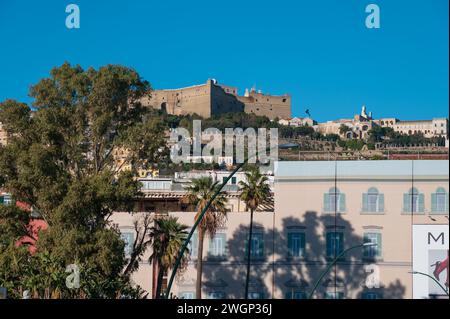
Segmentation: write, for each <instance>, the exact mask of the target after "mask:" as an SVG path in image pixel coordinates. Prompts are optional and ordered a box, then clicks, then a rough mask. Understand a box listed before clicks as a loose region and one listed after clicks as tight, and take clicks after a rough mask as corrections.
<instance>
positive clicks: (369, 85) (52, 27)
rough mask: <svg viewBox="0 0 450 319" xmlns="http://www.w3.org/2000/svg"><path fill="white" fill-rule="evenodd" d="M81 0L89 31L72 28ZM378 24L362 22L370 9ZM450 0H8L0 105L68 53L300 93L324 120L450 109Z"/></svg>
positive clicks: (2, 4) (191, 79) (160, 84)
mask: <svg viewBox="0 0 450 319" xmlns="http://www.w3.org/2000/svg"><path fill="white" fill-rule="evenodd" d="M70 3H75V4H78V5H79V7H80V10H81V28H80V29H78V30H74V29H73V30H69V29H67V28H66V27H65V18H66V16H67V14H66V13H65V7H66V5H67V4H70ZM370 3H375V4H377V5H379V7H380V9H381V29H367V28H366V27H365V23H364V21H365V18H366V15H367V14H366V13H365V6H366V5H368V4H370ZM448 9H449V8H448V0H367V1H365V0H314V1H299V0H295V1H294V0H293V1H283V0H278V1H265V0H256V1H253V0H240V1H237V0H227V1H212V0H207V1H203V0H201V1H199V0H195V1H185V0H183V1H162V0H158V1H148V0H145V1H144V0H141V1H137V0H136V1H130V0H128V1H114V0H109V1H106V0H105V1H100V0H96V1H92V0H70V1H63V0H58V1H44V0H40V1H23V0H15V1H12V0H0V101H1V100H4V99H6V98H14V99H18V100H22V101H25V102H30V101H31V100H30V98H28V96H27V94H28V89H29V86H30V85H32V84H35V83H36V82H37V81H38V80H39V79H41V78H43V77H45V76H47V75H48V72H49V71H50V69H51V68H52V67H53V66H57V65H61V64H62V63H63V62H64V61H69V62H70V63H72V64H80V65H81V66H83V67H85V68H87V67H89V66H94V67H98V66H101V65H104V64H108V63H117V64H123V65H127V66H130V67H133V68H135V69H136V70H137V71H138V72H139V73H140V74H141V75H142V76H143V77H144V78H145V79H147V80H148V81H150V82H151V84H152V85H153V87H155V88H175V87H182V86H188V85H193V84H199V83H203V82H205V81H206V79H208V78H216V79H217V80H218V81H219V82H221V83H224V84H228V85H233V86H237V87H238V88H239V89H240V91H239V92H240V93H241V94H242V93H243V92H244V90H245V88H246V87H248V88H249V87H251V86H252V85H254V84H255V85H256V87H257V88H258V89H261V90H262V91H263V92H268V93H272V94H283V93H289V94H291V95H292V101H293V102H292V103H293V105H292V108H293V114H294V115H297V116H304V110H305V109H306V108H309V109H310V110H311V113H312V116H313V117H314V118H315V119H317V120H319V121H325V120H329V119H335V118H340V117H349V116H353V114H355V113H358V112H359V111H360V108H361V105H362V104H366V105H367V108H368V110H369V111H373V113H374V116H375V117H381V116H395V117H398V118H400V119H428V118H432V117H448V103H449V94H448V85H449V74H448V72H449V65H448V63H449V60H448V55H449V51H448V49H449V43H448V38H449V35H448V23H449V21H448Z"/></svg>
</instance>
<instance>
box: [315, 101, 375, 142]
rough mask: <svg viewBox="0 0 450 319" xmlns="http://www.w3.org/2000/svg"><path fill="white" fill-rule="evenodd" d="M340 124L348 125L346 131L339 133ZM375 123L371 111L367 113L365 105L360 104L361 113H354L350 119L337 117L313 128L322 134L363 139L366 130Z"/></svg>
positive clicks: (366, 133) (366, 134)
mask: <svg viewBox="0 0 450 319" xmlns="http://www.w3.org/2000/svg"><path fill="white" fill-rule="evenodd" d="M342 125H345V126H347V127H348V131H347V132H345V133H344V134H341V132H340V128H341V126H342ZM374 125H377V123H376V122H375V121H374V120H373V118H372V112H369V113H367V111H366V106H364V105H363V106H362V109H361V113H360V114H356V115H355V116H354V117H353V118H352V119H339V120H334V121H328V122H325V123H319V124H317V125H315V126H314V129H315V130H316V131H318V132H320V133H322V134H324V135H328V134H337V135H340V136H343V137H344V138H346V139H365V138H367V137H368V131H369V130H370V129H371V128H372V127H373V126H374Z"/></svg>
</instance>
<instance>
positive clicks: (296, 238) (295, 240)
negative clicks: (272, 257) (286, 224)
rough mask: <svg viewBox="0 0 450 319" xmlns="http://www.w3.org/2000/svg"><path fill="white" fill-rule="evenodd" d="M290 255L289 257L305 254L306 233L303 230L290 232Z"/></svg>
mask: <svg viewBox="0 0 450 319" xmlns="http://www.w3.org/2000/svg"><path fill="white" fill-rule="evenodd" d="M288 256H289V257H304V256H305V233H302V232H289V233H288Z"/></svg>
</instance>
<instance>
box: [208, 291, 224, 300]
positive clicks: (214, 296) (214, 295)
mask: <svg viewBox="0 0 450 319" xmlns="http://www.w3.org/2000/svg"><path fill="white" fill-rule="evenodd" d="M208 299H225V293H224V292H223V291H211V292H210V293H209V294H208Z"/></svg>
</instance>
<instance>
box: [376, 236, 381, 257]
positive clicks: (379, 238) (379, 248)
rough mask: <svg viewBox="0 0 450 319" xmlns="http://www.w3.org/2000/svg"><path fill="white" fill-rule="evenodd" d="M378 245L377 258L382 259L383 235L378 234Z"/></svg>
mask: <svg viewBox="0 0 450 319" xmlns="http://www.w3.org/2000/svg"><path fill="white" fill-rule="evenodd" d="M377 244H378V245H377V246H376V247H375V248H376V250H377V257H380V256H381V234H380V233H378V234H377Z"/></svg>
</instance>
